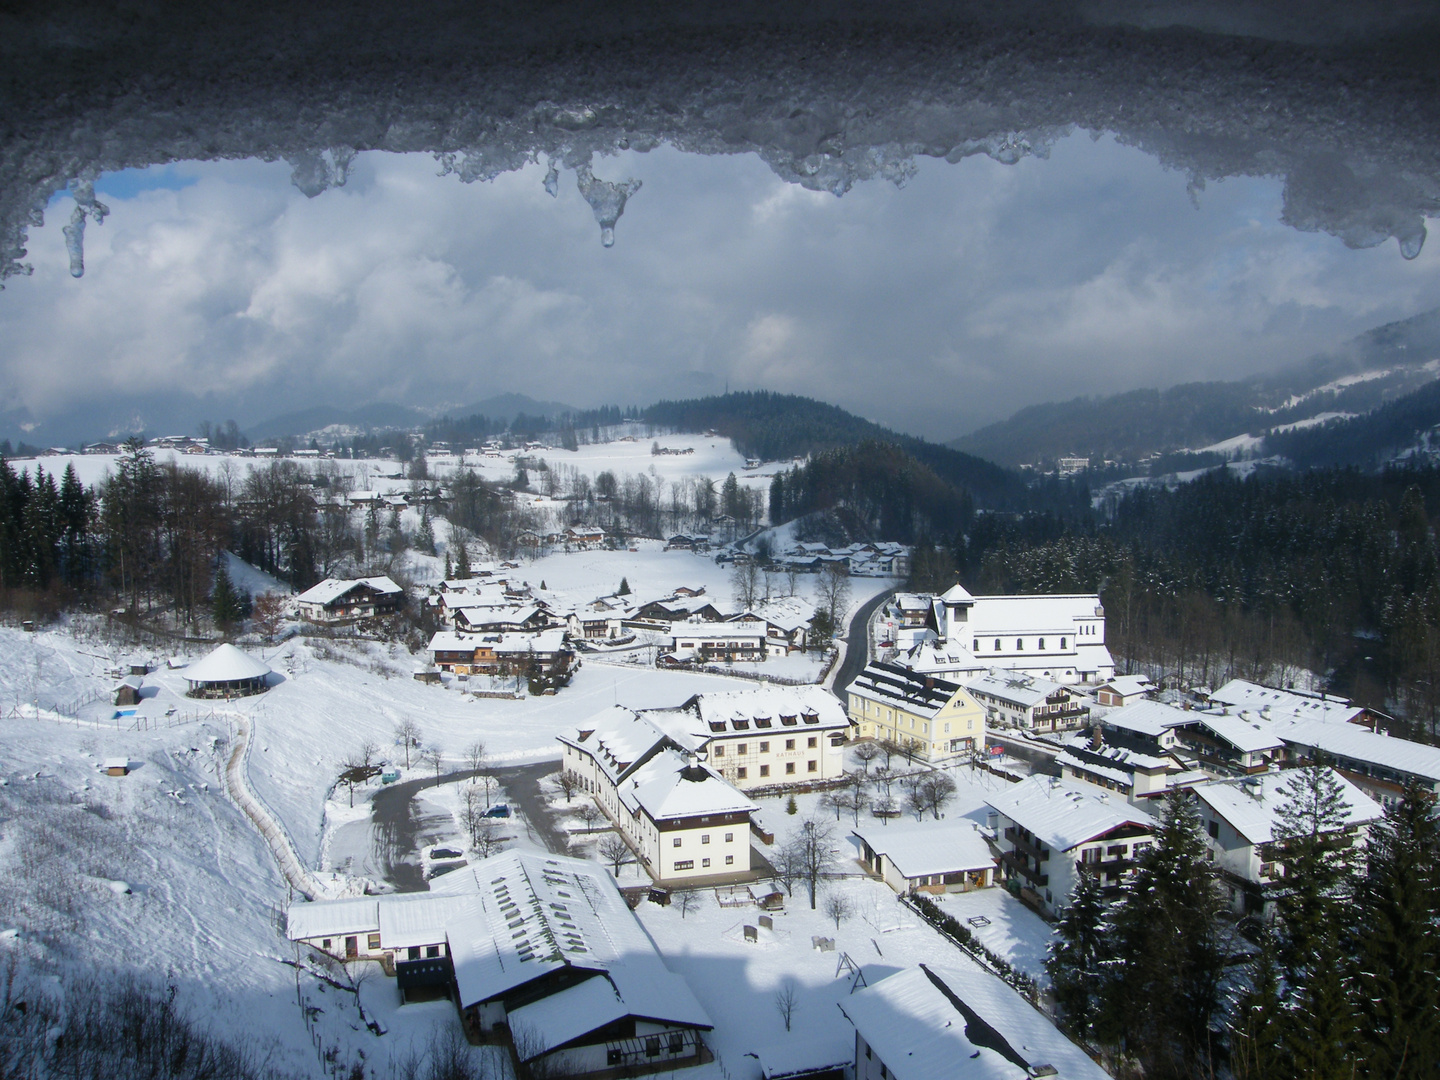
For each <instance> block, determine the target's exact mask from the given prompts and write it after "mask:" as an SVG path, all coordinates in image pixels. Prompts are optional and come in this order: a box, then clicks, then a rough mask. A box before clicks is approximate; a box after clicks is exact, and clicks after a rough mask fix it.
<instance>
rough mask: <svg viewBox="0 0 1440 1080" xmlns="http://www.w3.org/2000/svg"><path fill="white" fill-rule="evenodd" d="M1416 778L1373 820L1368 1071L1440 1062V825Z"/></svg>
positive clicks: (1367, 907) (1366, 899)
mask: <svg viewBox="0 0 1440 1080" xmlns="http://www.w3.org/2000/svg"><path fill="white" fill-rule="evenodd" d="M1435 804H1436V799H1435V795H1434V793H1433V792H1431V791H1430V790H1428V789H1427V788H1424V787H1422V786H1420V785H1419V784H1417V783H1412V784H1410V785H1409V786H1407V787H1406V789H1405V793H1404V796H1403V797H1402V798H1401V800H1400V802H1399V803H1398V804H1397V805H1395V806H1393V807H1391V808H1389V809H1388V810H1387V811H1386V813H1385V820H1384V822H1383V823H1381V824H1378V825H1375V826H1372V828H1371V831H1370V838H1369V843H1368V845H1367V855H1368V862H1369V865H1368V871H1367V873H1366V876H1365V879H1364V881H1363V882H1362V884H1361V888H1360V895H1359V907H1360V917H1359V920H1358V923H1359V948H1358V954H1359V960H1360V965H1359V966H1360V976H1359V980H1358V982H1359V987H1358V990H1359V992H1358V994H1357V999H1358V1001H1359V1005H1360V1011H1361V1016H1362V1017H1363V1022H1362V1024H1361V1037H1360V1040H1359V1057H1360V1076H1362V1077H1367V1078H1373V1080H1389V1078H1391V1077H1397V1076H1435V1075H1436V1072H1437V1068H1440V989H1437V980H1440V823H1437V821H1436V816H1435V809H1436V806H1435Z"/></svg>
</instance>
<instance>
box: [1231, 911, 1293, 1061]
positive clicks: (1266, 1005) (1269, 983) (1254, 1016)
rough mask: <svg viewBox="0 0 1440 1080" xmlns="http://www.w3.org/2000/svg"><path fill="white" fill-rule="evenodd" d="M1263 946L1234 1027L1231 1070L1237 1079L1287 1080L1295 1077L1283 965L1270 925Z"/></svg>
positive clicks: (1237, 1007)
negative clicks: (1287, 1031) (1289, 1046)
mask: <svg viewBox="0 0 1440 1080" xmlns="http://www.w3.org/2000/svg"><path fill="white" fill-rule="evenodd" d="M1259 944H1260V948H1259V951H1258V952H1256V954H1255V957H1254V959H1253V960H1251V962H1250V967H1249V972H1248V975H1249V985H1248V986H1247V987H1246V988H1245V990H1244V992H1242V993H1241V994H1240V997H1239V999H1238V1000H1237V1001H1236V1003H1235V1014H1234V1017H1233V1018H1232V1020H1231V1024H1230V1069H1231V1071H1232V1072H1234V1074H1235V1076H1236V1080H1286V1078H1287V1077H1289V1076H1291V1075H1293V1074H1292V1071H1291V1069H1290V1065H1291V1058H1290V1054H1289V1051H1288V1050H1287V1049H1286V1048H1285V1032H1284V1028H1285V1019H1286V1017H1285V1010H1284V1007H1283V1005H1282V993H1281V985H1282V984H1281V979H1282V975H1281V971H1280V962H1279V959H1278V958H1277V956H1276V950H1277V945H1276V941H1275V935H1274V934H1273V933H1272V932H1271V930H1270V927H1269V926H1263V927H1262V928H1261V931H1260V942H1259Z"/></svg>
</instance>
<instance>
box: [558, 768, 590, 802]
mask: <svg viewBox="0 0 1440 1080" xmlns="http://www.w3.org/2000/svg"><path fill="white" fill-rule="evenodd" d="M550 786H551V787H553V788H554V789H555V790H556V791H557V792H559V793H560V794H561V795H564V796H565V801H566V802H567V803H568V802H569V801H570V800H571V799H573V798H574V797H575V793H576V792H577V791H580V790H581V789H582V788H583V787H584V780H582V779H581V777H580V774H579V773H577V772H576V771H575V770H574V769H561V770H560V771H559V772H558V773H556V774H555V775H554V776H553V777H551V778H550Z"/></svg>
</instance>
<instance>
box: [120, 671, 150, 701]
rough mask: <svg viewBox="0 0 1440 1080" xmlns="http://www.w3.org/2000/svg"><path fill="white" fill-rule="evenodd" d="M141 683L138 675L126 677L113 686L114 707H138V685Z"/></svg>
mask: <svg viewBox="0 0 1440 1080" xmlns="http://www.w3.org/2000/svg"><path fill="white" fill-rule="evenodd" d="M142 682H143V680H142V679H141V677H140V676H139V675H127V676H125V678H123V679H121V680H120V682H119V683H117V684H116V686H115V704H116V705H139V704H140V685H141V683H142Z"/></svg>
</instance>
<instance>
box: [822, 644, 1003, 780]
mask: <svg viewBox="0 0 1440 1080" xmlns="http://www.w3.org/2000/svg"><path fill="white" fill-rule="evenodd" d="M847 693H848V694H849V698H850V709H849V716H850V726H851V730H852V731H853V732H854V733H855V734H856V735H858V737H860V738H869V739H880V740H890V741H892V742H894V743H896V744H897V745H899V746H902V747H908V748H910V749H911V751H912V752H913V753H914V754H915V755H916V756H917V757H919V758H921V759H922V760H925V761H943V760H945V759H947V758H954V757H959V756H962V755H967V754H971V753H983V752H984V750H985V710H984V709H983V708H981V707H980V704H979V702H977V701H976V700H975V699H974V698H973V697H971V696H970V695H969V693H967V692H966V690H965V688H964V687H962V686H960V685H959V684H958V683H953V682H948V681H946V680H945V679H940V678H936V677H935V676H931V675H919V674H917V673H915V672H913V671H910V670H908V669H906V668H903V667H898V666H896V665H894V664H883V663H877V664H871V665H869V666H868V667H867V668H865V670H864V671H862V672H861V673H860V674H859V675H857V676H856V677H855V679H854V681H853V682H851V683H850V686H849V689H848V691H847Z"/></svg>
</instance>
